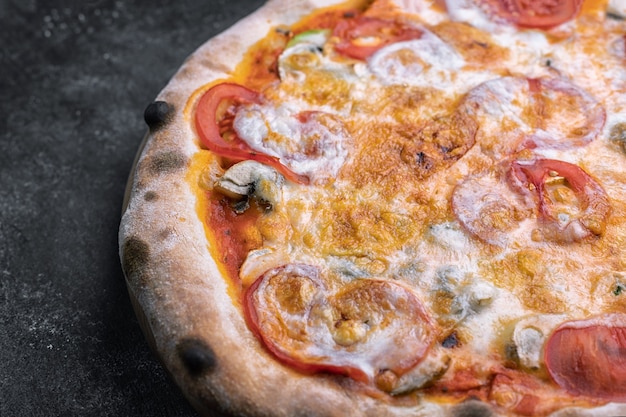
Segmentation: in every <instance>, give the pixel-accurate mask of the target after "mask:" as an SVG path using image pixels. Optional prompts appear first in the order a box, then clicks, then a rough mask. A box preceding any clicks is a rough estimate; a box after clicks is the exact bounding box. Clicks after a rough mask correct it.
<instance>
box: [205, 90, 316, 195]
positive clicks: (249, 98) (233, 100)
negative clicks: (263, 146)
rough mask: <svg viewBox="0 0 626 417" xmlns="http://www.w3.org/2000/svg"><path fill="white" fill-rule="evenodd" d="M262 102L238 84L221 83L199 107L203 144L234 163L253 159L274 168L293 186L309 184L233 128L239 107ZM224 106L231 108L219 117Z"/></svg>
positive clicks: (256, 94) (256, 95)
mask: <svg viewBox="0 0 626 417" xmlns="http://www.w3.org/2000/svg"><path fill="white" fill-rule="evenodd" d="M260 101H261V96H260V94H259V93H257V92H256V91H252V90H250V89H248V88H246V87H243V86H241V85H238V84H234V83H222V84H218V85H216V86H214V87H211V88H210V89H209V90H208V91H207V92H205V93H204V94H203V95H202V97H201V98H200V101H199V102H198V106H197V107H196V118H195V122H196V130H197V131H198V135H199V137H200V141H201V143H202V144H203V145H204V146H206V147H207V148H208V149H209V150H210V151H212V152H214V153H215V154H217V155H219V156H223V157H225V158H228V159H232V160H233V161H243V160H247V159H252V160H255V161H258V162H260V163H262V164H266V165H269V166H271V167H273V168H275V169H276V170H277V171H278V172H280V173H281V174H283V175H284V176H285V177H286V178H287V179H289V180H291V181H293V182H296V183H299V184H308V183H309V179H308V178H307V177H305V176H303V175H299V174H296V173H295V172H293V171H292V170H290V169H289V168H287V167H286V166H285V165H283V164H282V163H281V162H280V161H279V159H278V158H276V157H274V156H270V155H266V154H263V153H260V152H258V151H255V150H254V149H252V148H251V147H250V145H248V144H247V143H246V142H244V141H243V140H242V139H241V138H240V137H239V136H238V135H237V133H236V132H235V131H234V129H233V128H232V119H233V118H234V114H235V111H236V107H237V105H240V104H242V103H260ZM224 104H228V108H227V109H226V110H225V111H224V114H223V115H221V117H220V115H218V112H220V111H223V108H222V107H223V106H224ZM225 132H229V133H230V138H229V140H227V139H225V138H224V136H223V134H224V133H225Z"/></svg>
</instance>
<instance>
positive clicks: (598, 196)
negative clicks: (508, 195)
mask: <svg viewBox="0 0 626 417" xmlns="http://www.w3.org/2000/svg"><path fill="white" fill-rule="evenodd" d="M511 171H512V174H513V179H517V180H518V181H520V182H521V184H523V188H525V189H528V188H531V189H534V192H535V194H536V196H537V198H538V208H539V220H540V221H541V222H542V223H543V226H544V227H543V232H544V235H545V236H546V237H547V238H549V239H551V240H557V241H563V242H572V241H580V240H582V239H584V238H586V237H588V236H592V235H601V234H602V233H604V228H605V226H606V221H607V218H608V216H609V213H610V211H611V205H610V202H609V198H608V196H607V194H606V192H605V191H604V189H603V188H602V186H601V185H600V184H599V183H598V182H596V181H595V180H594V179H593V178H592V177H591V176H589V174H587V173H586V172H585V171H583V170H582V169H581V168H580V167H579V166H577V165H574V164H570V163H568V162H564V161H557V160H554V159H535V160H533V161H532V162H528V163H525V162H524V163H523V162H520V161H515V162H513V164H512V166H511ZM556 177H562V178H564V179H565V182H564V184H563V186H564V187H567V188H568V189H570V190H571V191H572V192H573V194H574V196H575V197H576V198H577V200H578V201H577V205H578V207H574V208H573V209H574V210H572V211H575V212H576V213H574V214H572V213H568V211H570V210H565V211H562V212H558V211H557V210H556V206H557V204H556V203H557V201H556V200H557V199H556V198H551V197H550V195H549V193H548V185H547V181H548V180H549V179H550V178H556ZM531 185H532V186H531ZM566 204H567V202H566ZM566 208H567V207H566Z"/></svg>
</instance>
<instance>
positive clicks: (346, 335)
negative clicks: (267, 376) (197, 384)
mask: <svg viewBox="0 0 626 417" xmlns="http://www.w3.org/2000/svg"><path fill="white" fill-rule="evenodd" d="M245 306H246V317H247V318H248V322H249V325H250V327H251V329H252V330H253V331H254V332H255V333H256V334H257V336H258V337H259V338H260V339H261V340H262V341H263V343H264V344H265V346H266V347H267V348H268V349H269V350H270V351H271V352H272V353H273V354H274V355H275V356H276V357H277V358H279V359H280V360H281V361H283V362H284V363H285V364H287V365H289V366H291V367H293V368H296V369H299V370H301V371H304V372H331V373H339V374H343V375H347V376H349V377H351V378H353V379H355V380H357V381H361V382H365V383H368V384H378V382H379V380H383V381H384V382H385V384H384V387H385V388H384V389H385V390H390V389H393V384H389V383H388V382H389V380H390V378H391V379H396V378H397V377H399V376H401V375H402V374H404V373H406V372H407V371H408V370H409V369H411V368H412V367H414V366H415V365H417V364H418V363H419V362H420V361H421V360H422V358H423V357H424V356H425V355H426V353H427V351H428V349H429V347H430V345H431V344H432V342H433V339H434V336H435V331H434V327H433V324H432V323H431V322H430V319H429V318H428V316H427V314H426V312H425V310H424V308H423V306H422V304H421V303H420V301H419V300H418V299H417V297H416V296H415V295H414V294H413V293H412V292H411V291H409V290H408V289H406V288H405V287H403V286H401V285H398V284H395V283H392V282H388V281H383V280H356V281H353V282H351V283H349V284H347V285H346V286H344V287H343V288H342V289H341V290H339V291H338V292H336V293H331V292H330V291H329V290H327V289H326V287H325V286H324V284H323V281H322V279H321V277H320V275H319V271H318V269H317V268H315V267H312V266H309V265H298V264H289V265H285V266H281V267H278V268H274V269H272V270H270V271H268V272H266V273H265V274H263V275H262V276H261V277H260V278H259V279H258V280H257V281H256V282H255V283H254V284H253V285H252V286H251V287H250V288H249V290H248V291H247V293H246V295H245ZM381 389H383V388H381Z"/></svg>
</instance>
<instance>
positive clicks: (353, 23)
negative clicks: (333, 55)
mask: <svg viewBox="0 0 626 417" xmlns="http://www.w3.org/2000/svg"><path fill="white" fill-rule="evenodd" d="M422 33H423V32H422V31H421V30H420V29H419V28H417V27H415V26H411V25H409V24H408V23H404V22H400V21H396V20H387V19H380V18H377V17H369V16H359V17H356V18H351V19H344V20H342V21H340V22H339V23H338V24H337V26H335V29H334V31H333V36H336V37H338V38H339V42H338V43H337V44H336V45H335V50H336V51H337V52H339V53H340V54H342V55H345V56H347V57H350V58H354V59H359V60H363V61H364V60H366V59H367V58H369V57H370V56H371V55H373V54H374V53H375V52H376V51H378V50H379V49H382V48H384V47H385V46H387V45H390V44H392V43H396V42H401V41H408V40H411V39H418V38H420V37H421V36H422Z"/></svg>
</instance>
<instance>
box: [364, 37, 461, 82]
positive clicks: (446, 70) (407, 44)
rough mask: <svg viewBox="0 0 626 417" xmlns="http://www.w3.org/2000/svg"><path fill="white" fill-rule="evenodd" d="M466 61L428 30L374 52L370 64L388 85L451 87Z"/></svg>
mask: <svg viewBox="0 0 626 417" xmlns="http://www.w3.org/2000/svg"><path fill="white" fill-rule="evenodd" d="M463 65H465V60H464V59H463V57H461V55H459V54H458V53H457V52H456V51H455V50H454V49H453V48H452V47H450V46H449V45H448V44H446V43H445V42H443V41H442V40H441V39H439V38H438V37H437V36H435V35H434V34H433V33H431V32H429V31H427V30H424V33H423V34H422V36H421V37H420V38H419V39H414V40H410V41H404V42H396V43H393V44H391V45H389V46H386V47H385V48H382V49H381V50H379V51H377V52H376V53H375V54H374V55H372V56H371V57H370V59H369V61H368V67H369V69H370V70H371V71H372V73H373V74H375V75H376V77H378V79H379V80H380V81H381V82H382V83H384V84H406V85H415V86H422V87H434V88H438V89H440V90H446V89H449V85H450V84H451V83H452V81H453V75H452V74H453V73H455V72H456V71H457V70H459V69H460V68H462V67H463Z"/></svg>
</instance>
